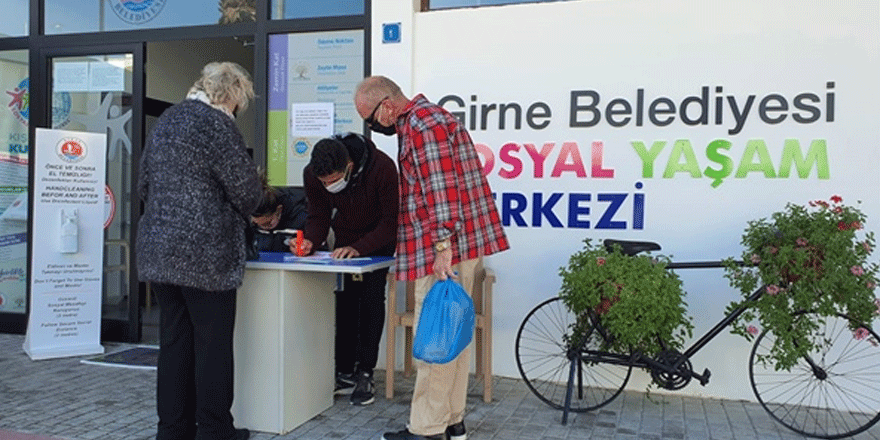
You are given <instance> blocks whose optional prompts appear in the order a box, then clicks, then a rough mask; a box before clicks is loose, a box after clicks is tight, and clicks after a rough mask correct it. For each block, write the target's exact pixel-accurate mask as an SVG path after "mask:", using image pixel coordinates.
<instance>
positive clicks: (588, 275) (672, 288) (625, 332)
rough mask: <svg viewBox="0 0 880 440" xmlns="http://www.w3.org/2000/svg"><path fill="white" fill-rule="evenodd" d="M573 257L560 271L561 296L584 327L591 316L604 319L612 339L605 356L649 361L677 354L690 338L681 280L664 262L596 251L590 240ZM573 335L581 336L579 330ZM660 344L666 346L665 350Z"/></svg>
mask: <svg viewBox="0 0 880 440" xmlns="http://www.w3.org/2000/svg"><path fill="white" fill-rule="evenodd" d="M584 243H585V246H584V248H583V249H582V250H581V251H578V252H576V253H574V254H573V255H572V256H571V258H570V259H569V262H568V266H566V267H562V268H560V275H561V276H562V288H561V292H560V296H561V297H562V298H563V301H564V302H565V304H566V306H567V307H568V308H569V310H571V311H572V313H574V315H575V316H578V317H580V318H579V319H578V320H577V322H576V323H575V325H576V326H583V325H586V324H587V323H588V321H586V319H587V317H588V316H589V313H590V311H595V312H597V313H598V314H599V315H601V319H602V325H603V326H604V327H605V328H606V329H607V330H608V332H609V334H610V335H611V336H612V338H611V340H610V344H611V346H610V347H605V349H606V350H609V351H616V352H619V353H630V352H631V351H632V350H638V351H640V352H641V353H642V354H644V355H648V356H654V355H656V354H657V353H659V352H661V351H663V350H668V349H678V348H681V346H682V345H683V344H684V342H685V341H686V340H687V339H688V338H690V337H691V335H692V332H693V324H692V322H691V319H690V317H689V315H688V314H687V305H686V304H685V302H684V298H683V295H684V291H683V289H682V284H681V280H680V279H679V278H678V275H676V274H675V273H674V272H672V271H668V270H666V264H667V263H668V261H669V259H668V258H666V257H664V256H657V257H652V256H648V255H636V256H627V255H624V254H622V253H621V252H620V249H614V250H612V251H609V250H607V249H606V248H605V247H604V246H600V245H593V244H592V243H591V241H590V239H586V240H584ZM573 334H578V333H577V330H574V331H573ZM661 341H662V342H661ZM661 344H666V346H665V347H663V346H662V345H661Z"/></svg>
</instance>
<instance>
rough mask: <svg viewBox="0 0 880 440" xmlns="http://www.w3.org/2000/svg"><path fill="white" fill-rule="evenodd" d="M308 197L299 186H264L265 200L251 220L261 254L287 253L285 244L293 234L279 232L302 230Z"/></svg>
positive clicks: (287, 248)
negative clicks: (264, 252) (263, 252)
mask: <svg viewBox="0 0 880 440" xmlns="http://www.w3.org/2000/svg"><path fill="white" fill-rule="evenodd" d="M306 205H307V203H306V194H305V190H303V189H302V188H297V187H274V186H269V185H268V183H266V184H264V186H263V199H262V202H261V203H260V206H259V207H258V208H257V210H256V212H254V214H253V215H252V216H251V221H253V224H254V225H255V226H256V228H255V229H256V230H255V231H254V240H255V244H256V248H257V250H258V251H269V252H287V251H288V250H289V249H290V248H289V247H288V245H287V243H285V242H284V241H285V240H286V239H288V238H290V236H291V234H286V233H279V232H281V231H288V230H294V229H300V230H301V229H303V227H304V226H305V224H306V210H307V208H306Z"/></svg>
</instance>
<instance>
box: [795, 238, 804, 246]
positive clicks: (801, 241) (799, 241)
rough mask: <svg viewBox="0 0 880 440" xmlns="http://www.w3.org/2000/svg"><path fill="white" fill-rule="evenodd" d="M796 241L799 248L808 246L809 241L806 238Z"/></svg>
mask: <svg viewBox="0 0 880 440" xmlns="http://www.w3.org/2000/svg"><path fill="white" fill-rule="evenodd" d="M795 241H796V242H797V244H798V246H806V245H807V239H806V238H804V237H800V238H798V239H797V240H795Z"/></svg>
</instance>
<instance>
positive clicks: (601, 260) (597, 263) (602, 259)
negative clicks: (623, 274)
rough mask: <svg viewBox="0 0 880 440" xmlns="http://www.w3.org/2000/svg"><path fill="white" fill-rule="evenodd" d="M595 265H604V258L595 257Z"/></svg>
mask: <svg viewBox="0 0 880 440" xmlns="http://www.w3.org/2000/svg"><path fill="white" fill-rule="evenodd" d="M596 265H597V266H604V265H605V259H604V258H602V257H599V258H596Z"/></svg>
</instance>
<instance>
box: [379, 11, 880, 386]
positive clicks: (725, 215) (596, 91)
mask: <svg viewBox="0 0 880 440" xmlns="http://www.w3.org/2000/svg"><path fill="white" fill-rule="evenodd" d="M802 6H803V3H802V2H797V1H793V0H716V1H710V2H706V1H703V2H700V1H694V0H669V1H662V2H657V1H652V0H631V1H626V2H615V1H585V2H580V1H579V2H552V3H541V4H535V5H517V6H516V7H502V8H470V9H461V10H455V11H444V12H443V13H442V14H419V15H418V20H417V21H418V25H417V26H412V27H410V28H408V27H405V28H404V34H405V35H407V32H408V29H412V32H413V34H412V37H411V39H412V45H409V44H407V43H406V40H409V39H410V38H406V39H404V43H402V44H386V45H379V44H374V45H373V46H372V48H371V49H372V52H371V62H372V67H373V69H372V71H373V72H374V73H376V74H380V75H385V76H388V77H390V78H392V79H394V80H395V81H397V82H399V83H402V85H403V86H404V92H405V93H406V95H407V96H408V97H412V96H414V95H416V94H418V93H423V94H424V95H425V96H426V97H427V98H428V99H429V100H430V101H432V102H436V103H438V104H441V105H442V106H443V107H444V108H446V109H447V110H449V111H450V112H452V113H454V114H455V115H456V116H457V117H458V118H459V119H460V120H461V122H462V124H463V125H465V126H466V127H467V129H468V130H469V132H470V135H471V137H472V138H473V139H474V142H475V143H476V145H477V149H478V151H479V153H480V157H481V160H482V163H483V166H484V172H485V174H486V176H487V178H488V180H489V182H490V184H491V186H492V191H493V193H494V196H495V202H496V206H497V207H498V210H499V214H500V216H501V221H502V223H503V224H504V226H505V231H506V232H507V236H508V238H509V239H510V243H511V249H510V250H509V251H507V252H503V253H500V254H498V255H493V256H491V257H489V258H488V259H487V261H486V265H487V266H488V267H491V268H492V269H494V270H495V275H496V277H497V280H498V282H497V285H496V286H495V288H494V291H495V292H496V295H498V293H497V292H503V297H504V301H505V302H504V310H496V312H495V316H494V319H493V326H494V330H493V339H494V344H495V346H496V347H513V346H514V341H515V340H516V336H517V330H518V329H519V326H520V324H521V322H522V320H523V318H524V317H525V316H526V314H527V313H529V311H530V310H532V308H533V307H535V305H537V304H538V303H540V302H541V301H543V300H545V299H547V298H550V297H552V296H555V295H557V294H558V293H559V288H560V284H561V278H560V276H559V268H560V267H563V266H565V265H566V264H567V263H568V260H569V258H570V256H571V255H572V254H573V253H574V252H576V251H578V250H580V249H581V248H582V247H583V242H582V241H583V240H584V239H587V238H589V239H592V240H593V243H594V244H595V243H597V242H599V241H601V240H602V239H605V238H617V239H629V240H641V241H653V242H657V243H659V244H660V245H661V246H662V248H663V249H662V251H661V252H659V253H660V254H663V255H668V256H671V257H672V258H673V260H676V261H715V260H720V259H723V258H727V257H735V258H740V257H741V253H742V251H743V247H742V244H741V243H740V242H741V238H742V234H743V231H744V230H745V228H746V226H747V225H748V222H750V221H753V220H757V219H760V218H766V217H768V216H770V215H771V214H773V213H774V212H777V211H781V210H783V209H784V208H785V205H786V204H787V203H794V204H797V205H801V206H804V205H807V204H808V203H809V202H810V201H813V200H824V201H828V200H829V199H830V198H831V197H832V196H834V195H837V196H840V197H842V198H843V203H845V204H847V205H850V206H858V207H859V208H860V209H861V210H862V211H863V212H864V213H865V214H866V215H867V216H868V219H867V222H866V224H865V227H866V229H867V230H869V231H873V232H875V233H876V232H877V231H880V197H878V182H880V168H878V167H877V164H876V160H875V158H876V157H877V155H878V153H880V130H878V129H877V122H878V121H880V106H878V105H877V103H878V102H880V85H878V81H877V79H878V78H880V21H878V20H877V17H878V16H880V2H877V1H876V0H855V1H847V2H830V1H823V2H812V3H810V7H809V8H804V7H802ZM633 11H638V13H633ZM399 15H400V14H399V12H389V13H387V14H383V13H382V11H379V12H378V13H374V15H373V20H374V22H380V23H381V22H386V21H387V22H391V21H395V20H397V19H398V18H397V17H398V16H399ZM538 23H542V24H540V25H537V24H538ZM536 26H537V27H536ZM453 27H454V28H455V29H461V30H463V31H459V32H449V30H450V28H453ZM526 28H528V29H530V31H529V32H511V29H526ZM464 30H466V31H464ZM438 35H442V36H443V37H442V38H438V37H437V36H438ZM537 35H540V38H537V37H536V36H537ZM413 47H416V48H418V49H417V50H413V49H412V48H413ZM399 60H409V62H407V61H403V62H401V61H399ZM401 64H403V65H407V66H410V65H411V66H412V71H411V72H409V71H399V70H395V69H396V67H397V66H399V65H401ZM453 66H454V68H453ZM373 140H374V141H375V142H376V143H377V144H378V145H379V147H380V148H383V147H384V149H385V151H396V148H397V145H396V142H397V139H396V138H395V137H390V138H385V137H384V136H373ZM878 259H880V252H878V251H877V250H875V251H874V253H873V255H872V260H873V261H875V262H876V261H878ZM677 273H678V275H679V276H680V277H681V278H682V280H683V282H684V288H685V290H686V292H687V303H688V311H689V314H690V315H691V316H693V317H694V323H695V326H696V328H695V331H694V333H695V335H699V334H702V333H703V332H705V331H707V330H708V329H710V328H711V326H712V325H714V323H715V322H717V321H718V320H720V319H721V318H722V317H723V315H724V310H725V307H726V306H727V305H728V304H729V303H730V302H732V301H736V300H740V299H741V295H740V294H739V292H738V291H736V290H735V289H733V288H732V287H730V285H729V280H728V279H726V278H724V276H723V275H724V272H723V270H722V269H690V270H678V271H677ZM877 293H878V294H880V291H878V292H877ZM875 328H877V327H876V323H875ZM750 348H751V345H750V344H749V343H748V342H747V341H746V340H745V339H743V338H741V337H739V336H737V335H730V334H729V333H728V332H726V331H725V332H724V333H722V334H721V335H719V337H718V338H717V339H716V340H714V341H713V343H712V344H711V345H709V346H707V347H706V349H705V350H703V351H701V352H700V353H699V354H698V355H697V356H696V357H694V358H693V359H691V361H692V362H693V365H694V368H695V369H698V370H699V371H702V370H703V368H709V369H711V370H712V382H711V383H710V384H709V386H707V387H705V388H704V387H700V386H696V387H695V386H693V385H691V386H690V387H687V388H685V389H684V390H682V391H684V392H687V393H700V394H702V393H705V394H710V395H715V396H718V397H725V398H736V399H754V396H753V395H752V393H751V389H750V388H749V387H748V386H743V384H744V382H743V371H745V368H747V367H748V365H747V361H746V360H747V359H748V356H749V354H750V353H749V349H750ZM493 356H494V357H495V358H494V360H493V366H494V367H493V368H495V373H496V374H499V375H502V376H512V377H517V376H519V371H518V370H517V368H516V362H515V360H514V350H512V349H506V350H496V351H495V352H494V353H493ZM633 377H634V379H635V380H634V381H631V382H630V384H631V388H632V389H636V390H638V389H642V390H644V381H646V380H650V378H649V377H648V375H646V374H641V373H636V372H634V373H633Z"/></svg>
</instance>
